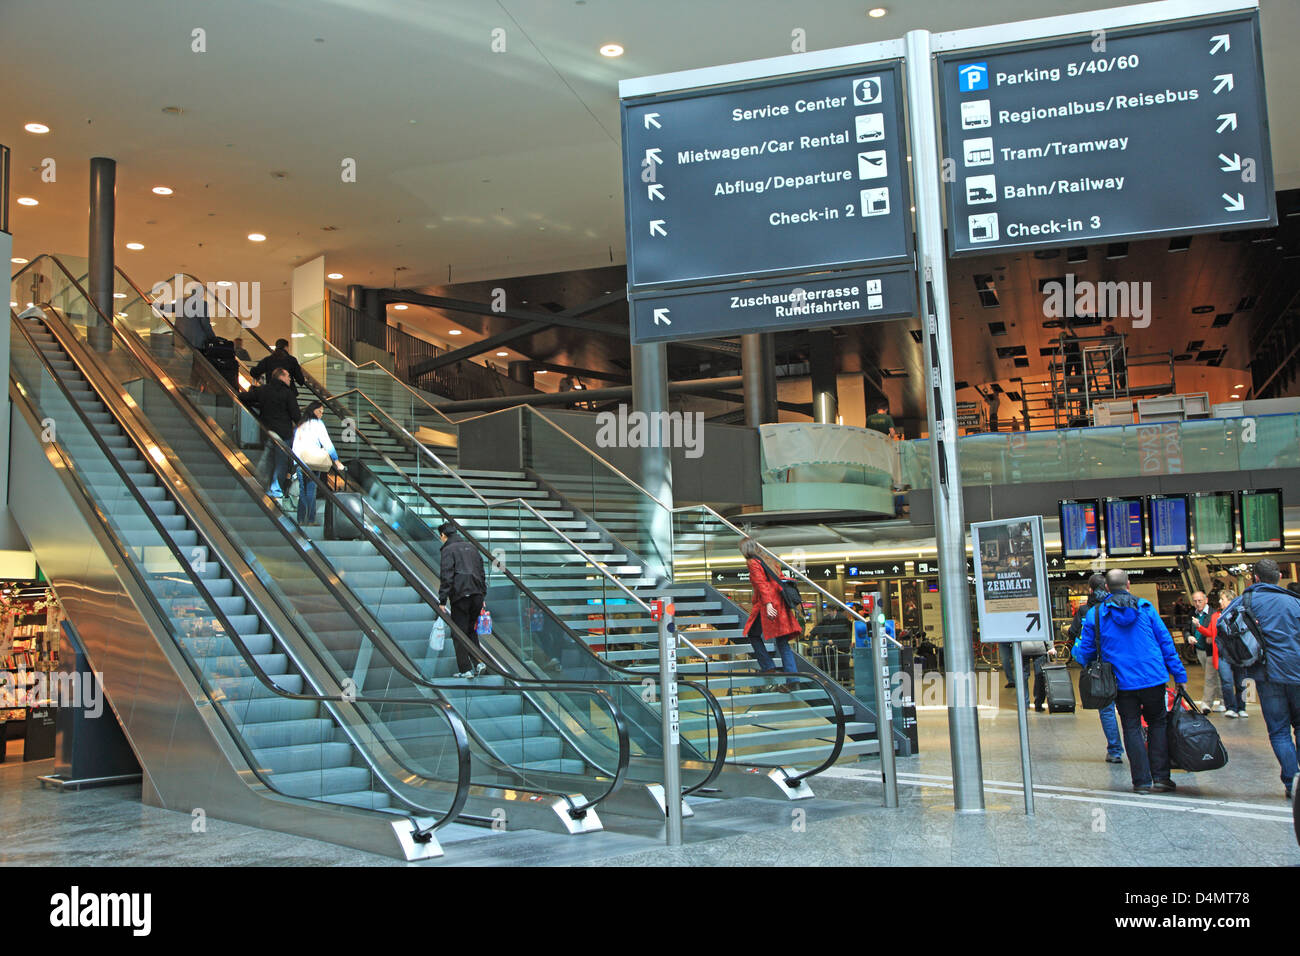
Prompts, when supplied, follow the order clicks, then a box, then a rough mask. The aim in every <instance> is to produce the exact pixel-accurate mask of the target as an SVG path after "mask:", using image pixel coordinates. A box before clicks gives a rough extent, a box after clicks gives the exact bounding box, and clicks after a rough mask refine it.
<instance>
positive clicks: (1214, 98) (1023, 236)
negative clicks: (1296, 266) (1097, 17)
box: [939, 12, 1277, 255]
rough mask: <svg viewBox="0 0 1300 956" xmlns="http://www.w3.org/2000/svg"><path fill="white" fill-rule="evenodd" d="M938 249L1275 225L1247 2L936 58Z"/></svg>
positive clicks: (1253, 26)
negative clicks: (941, 227)
mask: <svg viewBox="0 0 1300 956" xmlns="http://www.w3.org/2000/svg"><path fill="white" fill-rule="evenodd" d="M939 75H940V113H941V118H942V120H941V125H942V128H943V136H944V156H945V157H947V160H946V162H945V166H946V168H948V169H949V170H951V172H952V173H953V176H952V177H951V178H949V177H945V178H946V179H949V181H948V184H947V208H948V248H949V251H950V252H952V253H953V254H954V255H960V254H963V253H980V252H985V251H987V250H990V249H1019V248H1027V247H1032V246H1062V245H1068V244H1087V243H1094V242H1100V241H1105V240H1109V239H1120V238H1142V237H1147V236H1155V235H1160V234H1187V233H1194V232H1206V231H1218V230H1223V229H1238V228H1245V227H1248V226H1258V225H1271V224H1273V223H1275V222H1276V221H1277V210H1276V206H1275V202H1274V196H1273V174H1272V164H1271V161H1270V152H1269V140H1268V118H1267V113H1266V110H1265V105H1264V80H1263V70H1262V60H1261V56H1260V48H1259V15H1258V13H1257V12H1254V13H1249V14H1241V15H1232V16H1226V17H1221V18H1217V19H1213V20H1203V21H1199V22H1197V23H1195V24H1192V25H1187V26H1179V25H1170V24H1161V25H1158V26H1151V27H1142V28H1140V29H1134V30H1125V31H1114V32H1108V33H1106V34H1105V35H1104V36H1102V35H1100V34H1099V35H1097V36H1089V37H1083V38H1080V39H1073V40H1065V41H1057V42H1049V43H1035V44H1025V45H1020V46H1014V47H1008V48H999V49H997V50H992V51H964V52H961V53H955V54H945V55H944V56H941V57H940V58H939Z"/></svg>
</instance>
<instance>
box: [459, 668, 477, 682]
mask: <svg viewBox="0 0 1300 956" xmlns="http://www.w3.org/2000/svg"><path fill="white" fill-rule="evenodd" d="M456 678H457V679H458V680H473V679H474V668H472V667H471V668H470V669H469V670H467V671H461V672H460V673H459V674H457V675H456Z"/></svg>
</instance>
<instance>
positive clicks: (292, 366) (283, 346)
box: [249, 339, 307, 385]
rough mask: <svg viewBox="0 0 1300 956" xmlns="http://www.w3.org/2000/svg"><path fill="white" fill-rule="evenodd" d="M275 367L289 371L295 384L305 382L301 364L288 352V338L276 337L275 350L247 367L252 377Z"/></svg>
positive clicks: (303, 383) (260, 375) (263, 373)
mask: <svg viewBox="0 0 1300 956" xmlns="http://www.w3.org/2000/svg"><path fill="white" fill-rule="evenodd" d="M277 368H282V369H286V370H287V371H288V372H289V377H290V378H291V379H293V380H294V381H295V382H296V383H297V384H299V385H305V384H306V381H307V380H306V379H305V378H303V375H302V366H301V365H299V364H298V360H297V359H296V358H294V357H293V356H292V355H290V354H289V340H288V339H276V340H275V351H273V352H272V353H271V354H270V355H268V356H267V357H266V358H264V359H262V361H260V362H258V363H257V364H256V365H254V366H253V367H252V368H251V369H249V374H250V375H252V376H253V378H261V377H262V376H263V375H266V374H268V373H270V372H271V371H272V370H273V369H277Z"/></svg>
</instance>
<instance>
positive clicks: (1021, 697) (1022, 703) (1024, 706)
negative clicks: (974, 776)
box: [1011, 641, 1034, 817]
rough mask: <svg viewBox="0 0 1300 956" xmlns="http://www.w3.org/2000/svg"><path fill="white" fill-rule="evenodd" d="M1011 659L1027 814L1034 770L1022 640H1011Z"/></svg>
mask: <svg viewBox="0 0 1300 956" xmlns="http://www.w3.org/2000/svg"><path fill="white" fill-rule="evenodd" d="M1011 659H1012V660H1013V661H1014V662H1015V667H1016V711H1017V712H1018V715H1019V716H1018V720H1019V722H1020V782H1021V783H1022V784H1023V785H1024V788H1025V816H1029V817H1032V816H1033V815H1034V771H1033V768H1032V767H1031V766H1030V764H1029V688H1028V687H1026V686H1025V663H1024V662H1025V659H1024V657H1023V656H1022V655H1021V653H1020V642H1019V641H1012V642H1011Z"/></svg>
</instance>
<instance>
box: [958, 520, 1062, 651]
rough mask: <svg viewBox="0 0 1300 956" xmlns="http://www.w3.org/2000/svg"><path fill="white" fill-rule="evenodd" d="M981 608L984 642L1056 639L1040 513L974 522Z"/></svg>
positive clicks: (978, 594)
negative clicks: (1053, 629)
mask: <svg viewBox="0 0 1300 956" xmlns="http://www.w3.org/2000/svg"><path fill="white" fill-rule="evenodd" d="M971 545H972V547H973V548H974V551H975V581H976V583H977V585H978V590H977V591H976V608H977V611H978V613H979V624H980V640H981V641H984V642H985V643H1008V642H1011V641H1042V640H1049V639H1050V638H1051V622H1052V617H1051V605H1050V604H1049V602H1048V589H1047V556H1046V554H1045V553H1044V551H1043V519H1042V518H1041V517H1039V516H1038V515H1030V516H1029V517H1026V518H1009V519H1005V520H1002V521H984V522H980V523H979V524H973V525H971Z"/></svg>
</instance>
